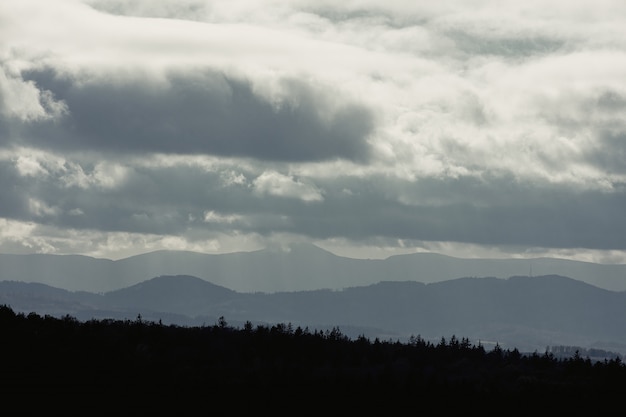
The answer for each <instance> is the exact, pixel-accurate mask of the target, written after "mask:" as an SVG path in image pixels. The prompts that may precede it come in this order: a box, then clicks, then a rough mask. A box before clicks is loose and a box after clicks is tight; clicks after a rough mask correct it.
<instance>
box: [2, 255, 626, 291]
mask: <svg viewBox="0 0 626 417" xmlns="http://www.w3.org/2000/svg"><path fill="white" fill-rule="evenodd" d="M161 275H189V276H194V277H199V278H202V279H204V280H207V281H210V282H212V283H214V284H217V285H221V286H223V287H226V288H229V289H231V290H234V291H238V292H246V293H254V292H266V293H274V292H281V291H310V290H319V289H331V290H338V289H343V288H349V287H354V286H363V285H370V284H376V283H378V282H381V281H416V282H422V283H434V282H440V281H446V280H451V279H456V278H461V277H496V278H508V277H511V276H522V275H562V276H566V277H570V278H572V279H575V280H579V281H583V282H586V283H588V284H591V285H593V286H596V287H599V288H604V289H607V290H612V291H626V265H624V264H619V265H605V264H597V263H589V262H580V261H573V260H566V259H554V258H536V259H463V258H455V257H450V256H446V255H441V254H436V253H415V254H406V255H396V256H391V257H389V258H386V259H352V258H346V257H341V256H337V255H334V254H332V253H331V252H328V251H326V250H323V249H321V248H319V247H317V246H314V245H311V244H295V245H291V246H289V247H288V248H286V249H263V250H258V251H252V252H236V253H228V254H204V253H196V252H181V251H156V252H150V253H145V254H141V255H137V256H132V257H128V258H124V259H119V260H110V259H99V258H92V257H87V256H80V255H46V254H28V255H15V254H0V280H4V281H21V282H39V283H43V284H47V285H50V286H53V287H57V288H62V289H66V290H70V291H88V292H94V293H103V292H109V291H114V290H117V289H122V288H126V287H129V286H131V285H134V284H138V283H141V282H144V281H146V280H148V279H151V278H154V277H157V276H161Z"/></svg>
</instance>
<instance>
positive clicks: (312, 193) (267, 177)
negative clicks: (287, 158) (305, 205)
mask: <svg viewBox="0 0 626 417" xmlns="http://www.w3.org/2000/svg"><path fill="white" fill-rule="evenodd" d="M252 186H253V187H254V190H255V192H256V193H257V194H259V195H266V194H267V195H271V196H276V197H286V198H296V199H299V200H302V201H305V202H318V201H323V200H324V196H323V194H322V191H321V190H319V189H318V188H317V187H316V186H315V185H314V184H307V183H304V182H301V181H300V180H298V179H295V178H293V177H291V176H288V175H283V174H281V173H279V172H275V171H266V172H264V173H262V174H261V175H259V176H258V177H257V178H256V179H255V180H254V181H253V183H252Z"/></svg>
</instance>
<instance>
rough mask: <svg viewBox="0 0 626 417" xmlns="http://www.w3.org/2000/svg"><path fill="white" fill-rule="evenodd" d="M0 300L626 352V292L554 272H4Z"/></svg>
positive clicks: (19, 305) (54, 308) (75, 310)
mask: <svg viewBox="0 0 626 417" xmlns="http://www.w3.org/2000/svg"><path fill="white" fill-rule="evenodd" d="M0 303H2V304H6V305H9V306H11V307H12V308H13V309H14V310H16V311H23V312H28V311H34V312H37V313H39V314H52V315H55V314H56V315H60V314H70V315H73V316H74V317H77V318H78V319H81V320H88V319H90V318H103V317H110V318H118V319H135V318H136V317H139V316H140V315H141V317H143V318H144V319H145V320H151V321H160V320H162V321H163V322H165V323H170V324H179V325H190V324H191V325H199V324H207V323H208V324H214V323H217V321H218V318H219V317H221V316H223V317H224V318H226V320H227V321H228V322H229V323H230V324H234V325H237V326H240V325H243V323H245V322H246V321H250V322H252V323H284V324H286V323H291V324H292V325H293V326H294V328H295V327H296V326H300V327H302V328H304V327H309V328H310V329H313V328H316V329H330V328H332V327H335V326H337V327H339V328H340V329H341V330H342V331H343V332H344V334H347V335H349V336H351V337H357V336H358V335H361V334H363V335H365V336H367V337H371V338H373V337H379V338H384V339H387V338H392V339H396V338H397V339H408V338H409V337H410V336H411V335H414V336H417V335H420V336H421V337H423V338H426V339H431V340H433V341H437V340H439V339H440V338H441V337H446V338H448V337H451V336H452V335H455V336H457V337H459V338H460V337H467V338H469V339H470V340H472V341H473V342H475V343H482V344H484V345H489V344H494V343H498V344H500V345H501V346H503V347H507V348H508V347H511V348H512V347H516V348H518V349H520V350H523V351H544V350H545V348H546V346H548V345H576V346H583V347H607V346H611V349H613V350H617V351H621V352H622V353H626V333H625V332H624V329H626V292H617V291H609V290H606V289H602V288H598V287H595V286H592V285H590V284H587V283H584V282H582V281H578V280H574V279H571V278H567V277H562V276H558V275H547V276H536V277H528V276H513V277H510V278H508V279H501V278H493V277H485V278H475V277H467V278H457V279H453V280H446V281H442V282H437V283H428V284H427V283H420V282H412V281H395V282H391V281H388V282H379V283H376V284H371V285H365V286H358V287H350V288H346V289H343V290H328V289H322V290H310V291H294V292H277V293H240V292H236V291H233V290H230V289H228V288H225V287H222V286H219V285H216V284H213V283H211V282H208V281H206V280H203V279H200V278H197V277H192V276H159V277H156V278H153V279H150V280H146V281H144V282H142V283H139V284H135V285H132V286H129V287H127V288H123V289H119V290H115V291H111V292H107V293H103V294H92V293H85V292H70V291H66V290H61V289H56V288H52V287H49V286H46V285H42V284H29V283H19V282H7V281H4V282H0Z"/></svg>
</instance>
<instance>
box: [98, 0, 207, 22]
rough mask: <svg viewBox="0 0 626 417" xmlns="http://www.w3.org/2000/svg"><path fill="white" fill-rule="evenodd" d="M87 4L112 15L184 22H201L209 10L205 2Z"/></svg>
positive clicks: (119, 0)
mask: <svg viewBox="0 0 626 417" xmlns="http://www.w3.org/2000/svg"><path fill="white" fill-rule="evenodd" d="M87 3H88V4H89V5H90V6H91V7H93V8H94V9H96V10H99V11H101V12H105V13H110V14H114V15H121V16H136V17H157V18H170V19H186V20H201V19H202V18H204V17H206V14H207V13H208V12H209V9H210V8H209V6H208V3H207V1H205V0H176V1H154V0H135V1H127V0H89V1H88V2H87Z"/></svg>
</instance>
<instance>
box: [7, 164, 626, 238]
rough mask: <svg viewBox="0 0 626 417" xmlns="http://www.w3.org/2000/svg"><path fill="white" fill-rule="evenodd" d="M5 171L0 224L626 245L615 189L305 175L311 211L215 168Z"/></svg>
mask: <svg viewBox="0 0 626 417" xmlns="http://www.w3.org/2000/svg"><path fill="white" fill-rule="evenodd" d="M233 168H234V167H227V168H226V169H233ZM250 169H251V171H247V172H245V173H244V174H245V176H246V178H248V179H249V181H251V180H252V179H253V178H255V177H256V176H258V175H260V174H261V172H263V169H262V168H250ZM0 171H1V173H2V174H3V175H2V180H3V183H4V184H3V185H4V186H5V189H6V187H8V188H9V192H8V193H7V192H5V194H4V195H3V199H2V206H1V208H0V211H1V212H0V217H7V218H15V219H19V220H23V221H35V222H38V223H42V224H54V225H55V226H57V227H69V228H75V229H90V230H101V231H123V232H135V233H151V234H152V233H154V234H168V235H180V236H187V235H188V234H191V235H194V236H197V234H198V233H200V231H203V230H204V231H206V232H224V233H227V234H228V233H242V234H256V235H272V234H275V233H289V234H293V235H301V236H308V237H312V238H316V239H326V238H345V239H349V240H352V241H355V242H358V241H371V240H372V239H376V238H388V239H407V240H411V241H454V242H465V243H474V244H483V245H516V246H539V247H554V248H557V247H558V248H576V247H583V248H590V249H626V220H624V217H623V208H624V207H626V192H625V189H623V188H622V189H617V190H616V191H615V192H613V193H607V192H601V191H592V190H577V189H575V188H567V187H562V186H559V185H551V184H530V183H525V184H522V183H519V182H517V181H515V180H514V178H506V177H502V176H495V175H494V176H493V177H484V178H481V179H477V178H471V177H460V178H457V179H452V178H447V179H439V178H425V179H421V180H419V181H416V182H410V181H404V180H400V179H392V178H389V177H383V176H370V177H367V178H363V179H359V178H354V177H342V176H339V177H337V178H335V179H333V180H322V179H315V180H314V179H311V181H313V182H314V183H315V186H316V187H318V188H319V189H320V190H323V191H324V199H323V200H322V201H316V202H315V203H314V204H307V202H305V201H301V200H298V199H286V198H281V197H277V196H272V195H259V194H257V193H255V192H254V188H253V187H251V186H250V182H248V183H242V184H230V185H225V183H224V181H223V178H222V176H221V175H220V172H217V171H216V172H207V171H205V170H203V169H201V168H199V167H194V166H187V165H176V166H171V167H165V168H163V167H161V168H158V167H156V168H155V167H152V168H146V167H135V168H133V170H132V171H131V173H130V174H129V176H128V179H127V180H126V181H124V182H122V183H120V184H119V185H118V186H117V187H114V188H109V189H100V188H98V187H95V186H94V187H90V188H86V189H85V188H80V187H69V188H68V187H66V186H64V185H63V184H62V183H61V182H60V181H59V179H58V178H57V179H56V180H55V179H54V178H52V177H50V176H48V177H46V178H35V177H18V176H17V175H16V171H15V169H13V170H12V169H11V167H10V164H7V163H6V162H5V163H4V164H0ZM7 178H8V180H7ZM11 185H12V186H13V187H14V188H13V189H11ZM28 198H33V199H35V200H36V201H41V202H43V203H45V204H47V205H48V206H50V207H56V208H57V209H58V210H57V212H55V213H52V214H50V215H49V216H39V217H38V216H35V215H34V214H32V213H30V212H29V211H28V210H27V208H28V204H27V199H28ZM207 212H214V214H213V216H212V219H213V220H215V221H205V219H204V216H205V214H206V213H207ZM220 218H222V219H229V220H228V221H219V219H220Z"/></svg>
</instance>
